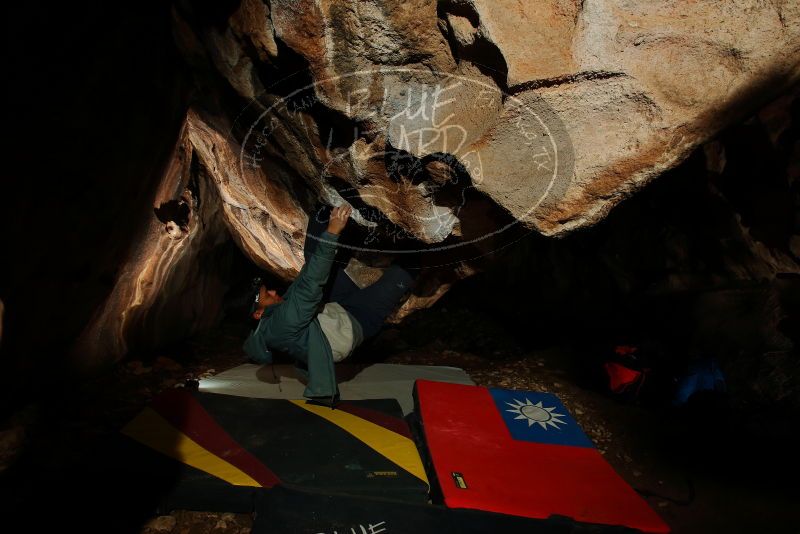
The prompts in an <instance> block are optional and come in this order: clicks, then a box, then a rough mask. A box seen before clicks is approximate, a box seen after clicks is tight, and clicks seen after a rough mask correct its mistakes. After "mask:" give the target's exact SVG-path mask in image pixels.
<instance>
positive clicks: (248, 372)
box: [200, 363, 474, 415]
mask: <svg viewBox="0 0 800 534" xmlns="http://www.w3.org/2000/svg"><path fill="white" fill-rule="evenodd" d="M418 379H424V380H435V381H437V382H450V383H453V384H469V385H473V384H474V382H473V381H472V379H471V378H470V377H469V375H468V374H467V373H466V372H465V371H464V370H463V369H459V368H458V367H444V366H435V365H395V364H388V363H376V364H372V365H354V364H337V365H336V381H337V383H338V384H339V393H340V394H341V398H342V400H365V399H397V401H398V402H399V403H400V407H401V408H402V409H403V414H404V415H407V414H409V413H411V412H412V411H413V410H414V401H413V398H412V391H413V388H414V381H415V380H418ZM304 389H305V385H304V384H303V382H301V381H300V380H299V378H298V376H297V374H296V373H295V371H294V368H293V367H292V366H291V365H274V366H273V365H263V366H261V365H254V364H245V365H240V366H238V367H234V368H233V369H229V370H227V371H224V372H222V373H219V374H218V375H214V376H212V377H210V378H204V379H203V380H201V381H200V391H204V392H209V393H223V394H226V395H238V396H240V397H254V398H259V399H301V398H303V390H304Z"/></svg>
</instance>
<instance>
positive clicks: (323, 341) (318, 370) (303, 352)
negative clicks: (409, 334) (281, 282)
mask: <svg viewBox="0 0 800 534" xmlns="http://www.w3.org/2000/svg"><path fill="white" fill-rule="evenodd" d="M351 212H352V208H351V207H350V206H340V207H337V208H333V210H332V211H331V210H330V208H327V207H325V208H322V209H321V210H320V211H318V212H317V214H316V215H312V216H311V217H309V225H308V231H307V232H306V242H305V246H304V255H305V260H306V263H305V265H304V266H303V268H302V269H301V270H300V274H299V275H298V276H297V278H296V279H295V280H294V282H293V283H292V284H291V285H290V286H289V288H288V289H287V290H286V291H285V292H284V294H283V295H278V293H277V291H275V290H274V289H267V287H266V286H264V285H263V284H260V282H259V283H258V284H256V286H257V287H255V288H254V294H253V300H252V305H251V308H250V317H251V318H252V319H254V320H256V321H258V323H257V326H256V327H255V329H254V330H253V331H252V332H251V333H250V335H249V336H248V337H247V339H246V340H245V343H244V350H245V352H246V353H247V355H248V356H249V357H250V358H251V359H252V360H253V361H255V362H257V363H271V362H272V351H273V350H274V351H280V352H283V353H286V354H288V355H289V356H291V357H292V358H294V360H295V362H296V367H297V369H298V370H299V371H300V373H301V374H302V375H304V378H306V379H307V380H308V384H307V387H306V389H305V392H304V393H303V395H304V396H305V397H308V398H310V399H312V401H313V402H315V403H318V404H323V405H326V406H330V407H333V406H335V404H336V403H337V402H338V398H339V392H338V388H337V386H336V374H335V372H334V365H333V364H334V362H339V361H342V360H343V359H345V358H347V357H348V356H349V355H350V354H351V353H352V352H353V350H354V349H355V348H356V347H357V346H358V345H359V344H361V343H362V342H363V341H364V340H365V339H369V338H370V337H372V336H374V335H376V334H377V333H378V332H379V331H380V329H381V327H382V326H383V322H384V320H385V319H386V317H387V316H388V315H389V314H390V313H391V312H392V310H394V308H395V307H396V306H397V304H398V303H399V302H400V300H401V299H402V298H403V296H405V294H406V293H407V292H408V291H409V290H410V285H411V282H412V280H413V278H412V276H411V275H410V274H409V273H408V272H407V271H406V270H405V269H403V268H402V267H400V266H398V265H396V264H392V265H391V266H389V267H388V268H387V269H386V271H385V272H384V273H383V275H382V276H381V278H380V279H378V280H377V281H376V282H375V283H373V284H371V285H369V286H367V287H364V288H363V289H362V288H359V287H358V285H356V284H355V282H353V281H352V280H351V279H350V277H349V276H348V275H347V273H345V272H344V269H343V268H340V267H339V266H338V265H337V267H336V268H335V269H333V270H334V276H333V278H332V284H328V283H327V282H328V280H329V275H330V274H331V270H332V266H333V263H334V256H335V254H336V248H337V244H338V240H339V234H340V233H341V232H342V230H343V229H344V227H345V225H346V224H347V220H348V218H349V217H350V214H351ZM326 224H327V227H326ZM323 229H324V231H323ZM326 286H329V287H326ZM323 302H324V303H325V304H324V305H323V304H322V303H323Z"/></svg>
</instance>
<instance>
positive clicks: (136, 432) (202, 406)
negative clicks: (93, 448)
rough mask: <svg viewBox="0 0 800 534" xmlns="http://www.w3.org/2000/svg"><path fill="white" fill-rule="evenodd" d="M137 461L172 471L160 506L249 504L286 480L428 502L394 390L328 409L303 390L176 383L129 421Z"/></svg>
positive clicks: (242, 508)
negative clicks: (268, 391)
mask: <svg viewBox="0 0 800 534" xmlns="http://www.w3.org/2000/svg"><path fill="white" fill-rule="evenodd" d="M122 433H123V434H124V435H125V436H127V438H130V439H127V438H125V442H126V446H127V447H128V449H129V450H128V451H127V452H126V453H125V454H126V455H128V456H129V457H131V458H132V460H131V462H130V463H129V466H136V467H133V468H135V469H142V470H145V471H151V472H154V473H155V472H158V473H159V479H160V481H161V483H162V484H164V483H165V480H164V479H165V477H164V476H163V473H164V472H170V473H172V475H171V476H170V477H166V478H168V479H169V480H167V481H166V484H167V485H168V486H169V487H167V488H164V490H163V493H164V497H163V501H162V505H161V509H162V510H169V509H175V508H183V509H190V510H208V511H230V512H248V511H252V510H253V506H254V498H255V493H256V491H258V490H261V489H262V488H266V489H270V488H273V487H275V486H279V485H286V486H289V487H292V488H296V489H303V490H312V491H320V492H336V493H341V494H346V495H356V496H358V495H362V496H382V497H390V498H392V499H397V500H400V501H404V502H426V501H427V499H428V482H427V478H426V475H425V470H424V468H423V465H422V461H421V459H420V456H419V453H418V451H417V448H416V445H415V444H414V441H413V440H412V438H411V433H410V431H409V428H408V425H407V424H406V422H405V421H404V420H403V419H402V412H401V410H400V406H399V405H398V403H397V401H396V400H394V399H378V400H359V401H347V402H342V403H340V404H339V405H338V406H337V407H336V409H330V408H326V407H322V406H318V405H314V404H309V403H307V402H306V401H305V400H281V399H253V398H246V397H236V396H229V395H220V394H215V393H202V392H195V391H189V390H185V389H174V390H170V391H167V392H165V393H162V394H161V395H159V396H158V397H156V398H155V399H154V400H153V402H152V403H151V405H150V406H149V407H147V408H145V409H144V410H143V411H142V412H141V413H139V414H138V415H137V416H136V417H135V418H134V419H133V420H132V421H130V423H128V424H127V425H126V426H125V427H124V428H123V430H122Z"/></svg>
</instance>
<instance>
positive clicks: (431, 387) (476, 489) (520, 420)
mask: <svg viewBox="0 0 800 534" xmlns="http://www.w3.org/2000/svg"><path fill="white" fill-rule="evenodd" d="M414 393H415V400H416V403H417V414H418V417H419V419H420V424H421V428H422V434H423V435H424V444H425V448H426V451H425V455H426V456H427V458H428V459H429V461H430V463H431V466H432V472H435V475H436V479H437V481H438V488H439V489H440V491H441V495H442V497H443V500H444V504H445V505H446V506H448V507H450V508H468V509H474V510H483V511H490V512H497V513H503V514H510V515H516V516H522V517H529V518H540V519H545V518H548V517H550V516H554V515H556V516H563V517H568V518H571V519H573V520H575V521H578V522H585V523H597V524H603V525H619V526H625V527H630V528H634V529H639V530H642V531H644V532H657V533H662V532H669V528H668V527H667V525H666V524H665V523H664V522H663V521H662V520H661V519H660V518H659V517H658V515H656V513H655V512H654V511H653V510H652V509H651V508H650V507H649V506H648V504H647V503H646V502H645V501H644V500H643V499H642V498H641V497H640V496H639V495H638V494H637V493H636V492H635V491H634V490H633V488H631V487H630V486H629V485H628V484H627V483H626V482H625V481H624V480H623V479H622V478H621V477H620V476H619V475H618V474H617V473H616V472H615V471H614V469H613V468H612V467H611V465H609V464H608V462H606V461H605V459H604V458H603V456H602V455H601V454H600V452H599V451H598V450H597V449H596V448H595V447H594V445H593V443H592V441H591V440H590V439H589V438H588V437H587V436H586V434H584V433H583V431H582V430H581V428H580V426H579V425H578V424H577V422H576V421H575V420H574V419H573V418H572V416H571V415H570V414H569V412H568V411H567V409H566V408H565V407H564V405H563V404H562V403H561V401H560V400H559V398H558V397H557V396H556V395H554V394H551V393H540V392H534V391H515V390H509V389H500V388H485V387H478V386H467V385H460V384H446V383H442V382H433V381H426V380H420V381H418V382H417V383H416V385H415V390H414Z"/></svg>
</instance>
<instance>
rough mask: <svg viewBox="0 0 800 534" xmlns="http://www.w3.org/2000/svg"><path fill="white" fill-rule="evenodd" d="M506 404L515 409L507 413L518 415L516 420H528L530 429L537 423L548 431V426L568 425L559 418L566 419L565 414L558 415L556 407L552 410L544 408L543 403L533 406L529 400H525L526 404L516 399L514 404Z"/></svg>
mask: <svg viewBox="0 0 800 534" xmlns="http://www.w3.org/2000/svg"><path fill="white" fill-rule="evenodd" d="M506 404H508V405H509V406H511V407H512V408H513V410H506V411H507V412H511V413H513V414H516V415H517V416H516V417H515V418H514V419H515V420H516V419H527V420H528V426H529V427H530V426H533V425H534V423H535V424H538V425H539V426H540V427H542V429H544V430H547V427H548V426H550V427H552V428H558V425H566V424H567V422H566V421H562V420H561V419H559V417H566V416H565V415H564V414H563V413H556V412H555V411H554V410H555V409H556V408H555V406H554V407H552V408H548V407H547V406H542V403H541V401H539V402H537V403H536V404H533V403H532V402H531V401H530V400H529V399H525V402H522V401H519V400H516V399H515V400H514V402H513V403H512V402H507V403H506Z"/></svg>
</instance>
